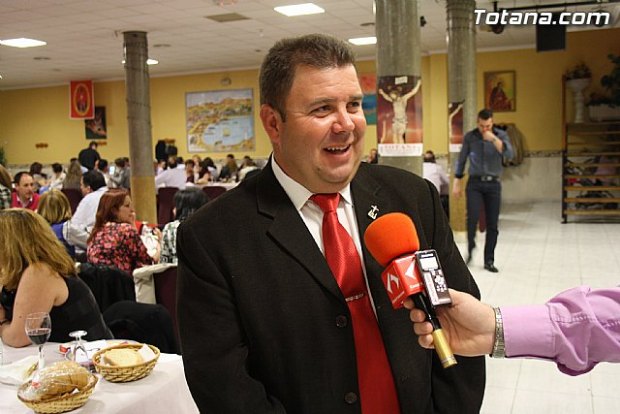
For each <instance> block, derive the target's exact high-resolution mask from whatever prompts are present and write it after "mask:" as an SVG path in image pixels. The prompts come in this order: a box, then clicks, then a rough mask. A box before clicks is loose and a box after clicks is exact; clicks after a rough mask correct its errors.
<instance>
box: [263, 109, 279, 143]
mask: <svg viewBox="0 0 620 414" xmlns="http://www.w3.org/2000/svg"><path fill="white" fill-rule="evenodd" d="M260 119H261V121H262V123H263V128H264V129H265V132H267V135H269V139H270V140H271V142H273V143H277V142H279V141H280V132H281V131H280V128H281V124H282V117H281V116H280V113H279V112H278V111H276V110H275V109H274V108H273V107H272V106H271V105H268V104H263V105H261V107H260Z"/></svg>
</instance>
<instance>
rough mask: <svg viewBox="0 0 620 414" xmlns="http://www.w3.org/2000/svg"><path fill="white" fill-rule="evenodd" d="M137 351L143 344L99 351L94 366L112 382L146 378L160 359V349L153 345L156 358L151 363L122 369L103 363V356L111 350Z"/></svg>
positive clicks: (95, 355)
mask: <svg viewBox="0 0 620 414" xmlns="http://www.w3.org/2000/svg"><path fill="white" fill-rule="evenodd" d="M123 348H125V349H135V350H136V351H137V350H138V349H140V348H142V344H123V345H116V346H111V347H108V348H104V349H102V350H100V351H97V352H96V353H95V354H94V355H93V365H94V366H95V369H96V370H97V372H98V373H100V374H101V376H102V377H103V378H105V379H106V380H108V381H110V382H130V381H136V380H139V379H141V378H144V377H146V376H147V375H149V374H150V373H151V371H153V368H154V367H155V364H156V363H157V360H158V359H159V349H157V347H155V346H153V345H149V348H151V350H152V351H153V353H154V354H155V358H153V359H151V360H150V361H146V362H142V363H141V364H136V365H128V366H122V367H116V366H110V365H105V364H104V363H103V361H102V359H103V354H105V353H106V352H107V351H109V350H111V349H123Z"/></svg>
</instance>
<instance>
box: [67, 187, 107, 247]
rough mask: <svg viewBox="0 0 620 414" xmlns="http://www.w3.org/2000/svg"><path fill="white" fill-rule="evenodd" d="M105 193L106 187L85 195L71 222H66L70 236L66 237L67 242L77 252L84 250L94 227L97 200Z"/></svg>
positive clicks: (97, 205)
mask: <svg viewBox="0 0 620 414" xmlns="http://www.w3.org/2000/svg"><path fill="white" fill-rule="evenodd" d="M106 191H108V187H106V186H103V187H101V188H99V189H98V190H96V191H93V192H92V193H88V194H86V195H85V196H84V198H83V199H81V200H80V203H79V204H78V206H77V208H76V209H75V214H74V215H73V217H71V220H69V221H68V222H67V223H69V227H68V229H67V232H68V233H69V234H70V236H67V241H69V243H71V244H73V245H74V246H76V247H77V251H78V252H81V251H85V250H86V240H87V239H88V236H89V235H90V231H91V230H92V229H93V227H94V226H95V220H96V218H97V208H99V200H101V197H102V196H103V194H104V193H105V192H106Z"/></svg>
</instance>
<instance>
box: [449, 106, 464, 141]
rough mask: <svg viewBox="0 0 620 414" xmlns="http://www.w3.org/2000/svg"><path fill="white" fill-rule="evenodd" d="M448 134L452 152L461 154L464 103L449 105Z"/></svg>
mask: <svg viewBox="0 0 620 414" xmlns="http://www.w3.org/2000/svg"><path fill="white" fill-rule="evenodd" d="M448 134H449V136H450V152H460V151H461V146H462V145H463V102H451V103H450V104H449V105H448Z"/></svg>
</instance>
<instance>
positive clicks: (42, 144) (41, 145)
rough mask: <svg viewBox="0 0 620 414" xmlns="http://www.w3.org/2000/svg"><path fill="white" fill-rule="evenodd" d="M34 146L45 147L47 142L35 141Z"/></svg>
mask: <svg viewBox="0 0 620 414" xmlns="http://www.w3.org/2000/svg"><path fill="white" fill-rule="evenodd" d="M34 146H35V148H37V149H38V148H47V147H48V144H47V142H37V143H36V144H34Z"/></svg>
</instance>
